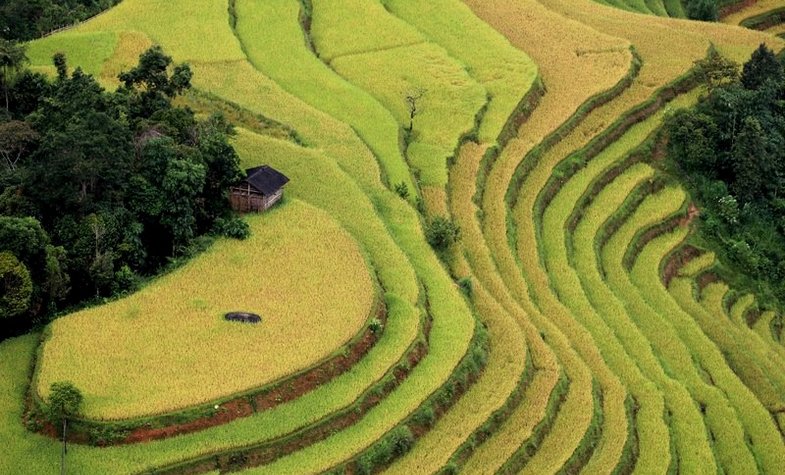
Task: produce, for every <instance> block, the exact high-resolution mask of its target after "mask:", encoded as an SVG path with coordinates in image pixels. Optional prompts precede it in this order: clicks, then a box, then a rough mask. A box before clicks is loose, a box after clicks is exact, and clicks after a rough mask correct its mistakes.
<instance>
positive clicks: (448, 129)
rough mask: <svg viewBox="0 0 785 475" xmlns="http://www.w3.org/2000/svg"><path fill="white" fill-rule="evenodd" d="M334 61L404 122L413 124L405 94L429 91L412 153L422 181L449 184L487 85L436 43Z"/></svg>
mask: <svg viewBox="0 0 785 475" xmlns="http://www.w3.org/2000/svg"><path fill="white" fill-rule="evenodd" d="M349 36H351V35H349ZM331 65H332V67H333V68H334V69H335V70H336V71H337V72H338V74H340V75H341V76H343V77H345V78H347V79H348V80H349V81H351V82H352V83H353V84H356V85H358V86H359V87H361V88H363V89H364V90H366V91H368V92H369V93H370V94H372V95H373V96H374V97H376V98H377V100H379V102H381V103H382V104H384V105H385V107H387V108H388V109H389V110H390V112H391V113H392V114H393V116H394V117H395V118H396V120H397V121H398V123H399V124H400V125H401V126H402V127H408V125H409V110H408V109H407V103H406V95H407V94H409V93H411V92H412V91H417V90H420V91H424V93H423V95H422V98H421V99H419V101H418V105H417V107H418V110H419V111H420V113H419V114H418V115H417V116H416V117H415V118H414V128H413V132H412V133H413V140H412V142H411V143H410V144H409V146H408V148H407V156H408V160H409V164H410V166H411V167H412V168H414V169H415V170H418V171H419V178H420V180H421V182H422V184H423V185H438V186H442V187H443V186H445V185H446V184H447V157H448V156H450V155H451V154H452V152H453V149H454V148H455V145H456V143H457V142H458V139H459V137H460V136H461V135H462V134H464V133H466V132H469V131H470V130H472V128H473V127H474V120H475V114H476V113H477V112H478V111H479V110H480V108H481V107H482V106H483V105H484V104H485V101H486V97H485V96H486V91H485V89H484V88H483V87H482V86H480V85H479V84H478V83H477V82H475V81H474V80H473V79H472V78H471V77H470V76H469V74H468V73H467V72H466V71H465V70H464V69H463V68H462V67H461V66H460V64H458V63H456V62H455V61H454V60H453V59H452V58H450V57H449V56H447V54H446V53H445V51H444V50H443V49H442V48H441V47H439V46H437V45H434V44H432V43H420V44H416V45H412V46H406V47H401V48H395V49H389V50H380V51H371V52H365V53H358V54H353V55H350V56H342V57H340V58H337V59H335V60H334V61H333V62H332V63H331ZM444 117H450V120H444Z"/></svg>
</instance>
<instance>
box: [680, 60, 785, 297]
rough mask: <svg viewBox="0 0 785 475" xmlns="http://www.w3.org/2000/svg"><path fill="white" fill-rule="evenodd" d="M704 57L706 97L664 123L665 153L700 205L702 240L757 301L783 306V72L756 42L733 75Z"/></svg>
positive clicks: (724, 65)
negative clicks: (743, 279) (749, 284)
mask: <svg viewBox="0 0 785 475" xmlns="http://www.w3.org/2000/svg"><path fill="white" fill-rule="evenodd" d="M712 57H713V58H714V59H711V58H710V59H709V60H706V61H707V63H711V64H714V65H715V66H716V65H720V66H717V67H707V68H705V71H708V72H707V73H706V75H707V76H708V77H709V82H710V85H713V87H712V88H711V92H710V94H709V95H708V97H706V98H705V99H704V100H702V101H701V102H700V103H699V104H698V106H697V107H695V108H694V109H692V110H682V111H678V112H677V113H675V114H674V115H673V116H672V117H670V119H669V121H668V124H667V129H668V132H669V135H670V139H669V143H668V154H669V156H670V157H671V159H672V160H673V161H674V162H675V163H676V164H677V166H678V169H679V170H680V171H681V173H682V174H683V175H684V178H685V182H686V183H687V185H688V187H689V189H690V191H691V194H692V195H693V196H694V197H695V198H696V200H697V201H698V203H699V205H700V207H701V220H700V229H701V231H702V232H701V237H702V239H704V240H706V241H708V244H709V245H710V246H711V247H712V248H714V249H715V250H716V251H717V252H718V254H719V255H720V260H721V261H723V262H727V263H728V264H730V265H731V266H732V267H733V268H734V269H736V270H738V271H740V272H741V273H743V274H746V275H747V276H749V277H750V278H751V279H752V280H753V281H755V287H756V288H755V289H754V290H755V292H756V293H758V294H759V295H761V296H762V298H764V299H771V298H776V299H778V300H779V301H780V302H785V286H783V285H782V284H781V282H782V281H783V279H785V267H783V266H782V265H781V262H784V261H785V202H783V200H782V198H781V196H783V193H785V147H783V146H782V144H783V143H785V109H783V108H782V106H781V103H782V99H783V97H785V72H784V71H783V66H782V65H781V64H780V63H779V61H778V60H777V59H776V57H775V56H774V53H772V52H771V51H770V50H768V49H767V48H766V47H765V46H764V45H761V46H760V47H759V48H758V49H757V50H756V51H755V52H754V53H753V55H752V57H751V58H750V60H749V61H748V62H747V63H746V64H745V65H744V67H743V73H742V74H741V76H740V77H739V76H738V75H736V74H732V70H733V68H732V67H731V66H730V65H729V63H727V62H725V61H723V60H721V59H718V58H719V56H718V55H717V54H716V52H715V53H714V54H712ZM711 71H714V72H717V71H720V72H721V71H725V73H717V74H712V73H711ZM720 78H722V79H720Z"/></svg>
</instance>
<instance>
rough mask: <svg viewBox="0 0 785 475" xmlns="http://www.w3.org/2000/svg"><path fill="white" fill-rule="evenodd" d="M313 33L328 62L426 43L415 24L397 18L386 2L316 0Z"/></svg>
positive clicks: (321, 52)
mask: <svg viewBox="0 0 785 475" xmlns="http://www.w3.org/2000/svg"><path fill="white" fill-rule="evenodd" d="M312 4H313V22H312V24H311V35H312V37H313V41H314V45H315V46H316V48H317V50H318V51H319V56H320V57H321V58H322V59H323V60H325V61H326V62H327V63H328V64H330V63H332V61H333V60H334V59H335V58H337V57H339V56H346V55H352V54H357V53H366V52H369V51H381V50H384V49H390V48H399V47H405V46H410V45H414V44H417V43H423V42H425V41H426V39H425V38H424V37H423V35H422V34H421V33H420V32H419V31H417V29H416V28H414V27H413V26H412V25H409V24H408V23H406V22H405V21H401V20H399V19H398V18H395V17H394V16H393V15H390V13H389V12H388V11H387V10H385V5H384V4H383V2H366V1H363V0H315V1H313V0H312Z"/></svg>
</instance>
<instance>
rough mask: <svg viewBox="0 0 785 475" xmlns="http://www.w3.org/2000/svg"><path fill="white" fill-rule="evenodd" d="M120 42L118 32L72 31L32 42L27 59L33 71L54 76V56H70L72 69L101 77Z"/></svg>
mask: <svg viewBox="0 0 785 475" xmlns="http://www.w3.org/2000/svg"><path fill="white" fill-rule="evenodd" d="M117 43H118V35H117V34H116V33H110V32H95V33H74V32H71V31H68V32H65V33H63V34H60V35H56V36H48V37H46V38H43V39H41V40H38V41H34V42H32V43H30V44H29V45H28V47H27V57H28V58H29V59H30V65H31V66H32V67H33V68H35V69H37V70H39V71H42V72H46V73H49V74H52V75H54V73H55V70H54V66H53V64H52V57H53V56H54V55H55V53H66V59H67V60H68V65H69V69H71V70H73V69H75V68H76V67H81V68H82V70H83V71H84V72H86V73H88V74H92V75H93V76H100V74H101V69H102V67H103V64H104V62H105V61H107V60H108V59H109V58H110V57H111V56H112V54H113V53H114V51H115V47H116V45H117Z"/></svg>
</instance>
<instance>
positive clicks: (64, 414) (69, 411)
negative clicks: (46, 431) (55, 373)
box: [48, 381, 84, 473]
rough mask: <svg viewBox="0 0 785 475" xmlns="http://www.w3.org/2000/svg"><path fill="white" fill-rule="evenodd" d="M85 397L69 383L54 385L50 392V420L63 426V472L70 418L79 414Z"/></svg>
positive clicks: (62, 469)
mask: <svg viewBox="0 0 785 475" xmlns="http://www.w3.org/2000/svg"><path fill="white" fill-rule="evenodd" d="M83 400H84V397H83V396H82V393H81V391H79V389H77V388H76V386H74V384H73V383H71V382H69V381H58V382H56V383H52V386H51V387H50V391H49V401H48V402H49V404H48V405H49V408H48V409H49V418H50V420H51V421H52V422H53V423H59V422H62V424H63V431H62V437H63V451H62V456H61V461H60V463H61V471H62V472H63V473H64V472H65V455H66V453H67V452H68V447H67V445H66V440H68V434H67V431H68V418H69V417H73V416H76V415H78V414H79V411H80V410H81V408H82V401H83Z"/></svg>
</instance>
